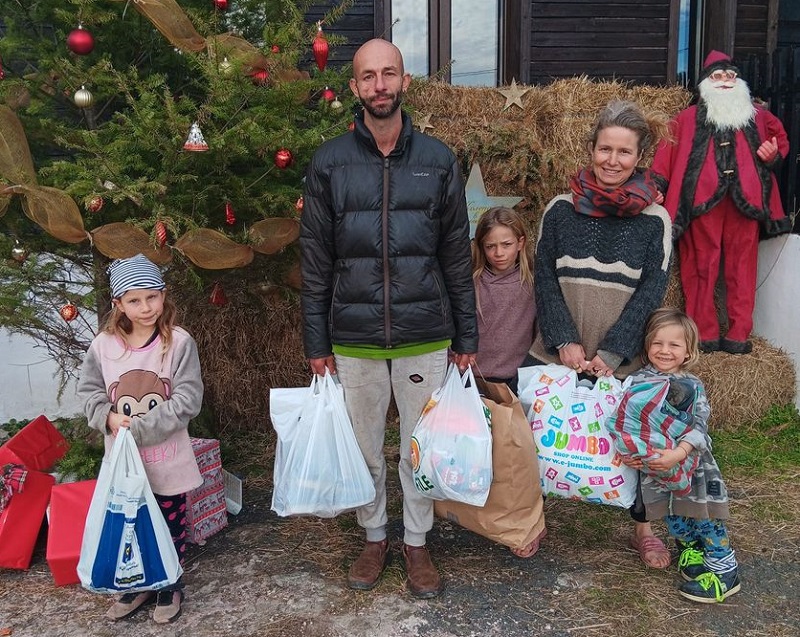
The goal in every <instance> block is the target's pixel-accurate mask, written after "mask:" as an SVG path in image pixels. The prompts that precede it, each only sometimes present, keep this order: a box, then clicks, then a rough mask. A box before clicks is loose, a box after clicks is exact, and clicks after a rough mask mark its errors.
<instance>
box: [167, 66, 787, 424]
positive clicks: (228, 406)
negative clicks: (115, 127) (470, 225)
mask: <svg viewBox="0 0 800 637" xmlns="http://www.w3.org/2000/svg"><path fill="white" fill-rule="evenodd" d="M519 89H520V90H522V91H525V92H524V94H523V95H522V96H521V97H520V102H521V103H522V106H523V107H522V108H519V107H517V106H516V105H513V106H510V107H509V108H505V106H506V97H505V96H504V95H503V94H502V93H501V92H500V90H498V89H495V88H465V87H456V86H450V85H447V84H442V83H439V82H435V81H417V80H415V81H414V82H413V83H412V86H411V89H410V91H409V95H408V99H407V107H408V108H410V110H411V111H412V113H413V116H414V119H415V121H416V122H420V121H423V120H424V119H425V118H427V116H430V118H429V123H430V124H431V126H432V128H430V129H426V132H427V133H428V134H431V135H434V136H436V137H438V138H440V139H442V140H443V141H444V142H446V143H447V144H448V145H450V146H451V147H452V148H453V149H454V150H455V151H456V153H457V154H458V156H459V159H460V160H461V162H462V167H463V171H464V174H465V175H466V174H467V173H468V172H469V169H470V166H471V165H472V164H473V163H475V162H478V163H479V164H480V165H481V168H482V172H483V176H484V182H485V185H486V190H487V192H488V193H489V194H490V195H492V196H522V197H524V199H523V201H522V202H521V203H520V204H519V205H518V206H517V209H518V210H520V211H521V212H522V213H523V216H524V217H525V219H526V221H527V222H528V223H529V225H530V227H531V228H532V229H535V228H536V227H537V226H538V220H539V218H540V217H541V213H542V211H543V209H544V206H545V205H546V203H547V202H548V201H549V200H550V199H551V198H552V197H553V196H555V195H557V194H560V193H563V192H566V191H567V184H568V179H569V177H570V175H571V174H572V173H573V172H574V171H575V170H576V169H577V168H578V167H580V166H583V165H585V163H586V162H587V160H588V150H587V147H586V141H587V135H588V132H589V130H590V128H591V125H592V123H593V121H594V118H595V116H596V114H597V112H598V111H599V109H600V108H601V107H602V106H603V105H605V104H606V103H607V102H608V101H609V100H610V99H612V98H621V99H630V100H632V101H634V102H636V103H638V104H639V105H640V106H641V107H642V109H643V110H644V112H645V114H646V115H647V117H648V119H649V120H650V121H651V123H652V125H653V127H654V130H655V131H656V132H658V133H661V134H663V133H664V131H665V124H666V122H667V121H668V120H669V118H670V117H671V116H672V115H674V114H675V113H676V112H678V111H679V110H680V109H681V108H683V107H684V106H686V104H687V103H688V102H689V98H690V95H689V93H688V92H686V91H685V90H683V89H681V88H679V87H666V88H665V87H653V86H629V85H626V84H624V83H622V82H595V81H591V80H589V79H587V78H585V77H579V78H574V79H569V80H559V81H557V82H554V83H553V84H550V85H547V86H536V87H526V86H521V87H519ZM650 159H651V157H647V158H646V162H645V163H648V162H649V161H650ZM532 236H535V232H534V234H533V235H532ZM295 249H296V245H295V246H291V247H290V250H295ZM257 265H258V262H257V263H256V266H257ZM259 277H260V279H259ZM266 278H269V276H267V277H266ZM273 280H280V279H278V278H273ZM264 281H265V276H264V273H263V272H258V268H257V267H253V268H248V269H246V270H239V271H237V272H236V273H234V274H231V275H229V276H225V277H224V279H223V285H224V289H225V292H226V294H227V296H228V297H229V299H230V303H229V304H228V305H225V306H223V307H210V306H209V304H208V298H207V292H206V293H205V296H204V295H197V294H194V295H193V296H192V295H187V298H186V299H181V300H180V307H182V309H183V310H184V325H186V327H187V329H189V331H190V332H191V333H192V334H193V335H194V336H195V338H196V339H197V341H198V345H199V350H200V356H201V362H202V365H203V369H204V379H205V382H206V395H207V402H208V404H209V405H210V406H211V407H212V409H213V410H214V411H215V414H216V416H217V418H218V421H219V423H220V433H221V432H222V431H233V432H235V431H237V430H241V429H249V428H258V429H268V428H271V427H270V425H269V419H268V413H269V407H268V396H269V388H270V387H297V386H303V385H307V384H308V382H309V379H310V375H309V371H308V367H307V365H306V363H305V361H304V359H303V351H302V342H301V336H300V327H299V326H300V316H299V304H298V303H297V299H296V296H295V297H293V298H292V297H291V296H290V297H289V298H287V297H286V296H285V291H283V292H282V291H281V290H278V289H277V288H276V287H275V286H270V285H265V284H264ZM176 287H178V286H176ZM666 303H667V304H670V305H675V306H679V307H681V306H682V305H683V295H682V293H681V289H680V282H679V280H678V276H677V266H675V267H674V268H673V273H672V276H671V280H670V284H669V288H668V291H667V298H666ZM697 373H698V375H699V376H700V377H701V378H702V379H703V380H704V382H705V383H706V385H707V388H708V393H709V397H710V399H711V403H712V411H713V416H712V426H714V427H735V426H737V425H738V424H739V423H741V422H743V421H747V420H753V419H756V418H759V417H760V416H762V415H763V414H764V413H765V412H766V411H767V409H768V408H769V407H770V406H771V405H773V404H776V403H777V404H784V403H788V402H792V400H793V398H794V371H793V367H792V364H791V362H790V361H789V359H788V357H787V356H786V355H785V354H784V353H783V352H781V351H779V350H776V349H774V348H772V347H770V346H769V345H768V344H767V343H766V342H765V341H763V340H760V339H756V341H755V348H754V351H753V354H752V355H749V356H731V355H729V354H722V353H718V354H713V355H704V356H703V357H702V361H701V364H700V367H699V369H698V372H697Z"/></svg>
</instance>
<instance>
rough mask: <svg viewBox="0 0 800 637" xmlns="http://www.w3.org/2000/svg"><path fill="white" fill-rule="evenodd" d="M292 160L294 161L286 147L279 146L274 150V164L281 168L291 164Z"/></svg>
mask: <svg viewBox="0 0 800 637" xmlns="http://www.w3.org/2000/svg"><path fill="white" fill-rule="evenodd" d="M293 161H294V156H293V155H292V151H291V150H289V149H288V148H279V149H278V150H277V151H276V153H275V165H276V166H277V167H278V168H280V169H281V170H283V169H284V168H288V167H289V166H291V164H292V162H293Z"/></svg>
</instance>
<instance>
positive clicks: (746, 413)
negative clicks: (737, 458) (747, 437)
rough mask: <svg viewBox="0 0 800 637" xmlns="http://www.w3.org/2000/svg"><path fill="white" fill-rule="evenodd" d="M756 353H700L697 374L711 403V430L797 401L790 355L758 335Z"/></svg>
mask: <svg viewBox="0 0 800 637" xmlns="http://www.w3.org/2000/svg"><path fill="white" fill-rule="evenodd" d="M752 340H753V352H752V354H748V355H733V354H726V353H724V352H714V353H712V354H703V355H702V356H700V364H699V365H698V366H697V368H696V369H694V370H693V371H694V373H695V374H697V376H698V377H699V378H700V379H701V380H702V381H703V384H705V386H706V392H707V393H708V400H709V402H710V403H711V421H710V423H709V427H710V428H711V429H729V430H731V429H735V428H737V427H738V426H739V425H741V424H742V423H746V422H752V421H755V420H758V419H759V418H761V417H762V416H763V415H764V414H765V413H766V411H767V410H768V409H769V408H770V407H771V406H772V405H785V404H788V403H792V402H794V396H795V372H794V365H793V364H792V361H791V359H790V358H789V356H788V355H787V354H786V353H785V352H784V351H783V350H780V349H777V348H775V347H773V346H771V345H770V344H769V343H768V342H767V341H765V340H764V339H763V338H758V337H755V338H753V339H752Z"/></svg>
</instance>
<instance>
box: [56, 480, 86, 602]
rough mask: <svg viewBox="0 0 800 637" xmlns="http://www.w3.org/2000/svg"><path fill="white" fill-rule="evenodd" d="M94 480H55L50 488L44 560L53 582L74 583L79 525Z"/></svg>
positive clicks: (83, 522)
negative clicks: (62, 481)
mask: <svg viewBox="0 0 800 637" xmlns="http://www.w3.org/2000/svg"><path fill="white" fill-rule="evenodd" d="M96 484H97V480H84V481H82V482H67V483H64V484H57V485H55V486H54V487H53V489H52V491H51V492H50V529H49V531H48V534H47V564H48V565H49V566H50V572H51V573H52V574H53V580H55V583H56V586H66V585H67V584H78V583H80V580H79V579H78V558H79V557H80V554H81V542H82V541H83V528H84V526H85V525H86V515H87V514H88V513H89V504H90V503H91V501H92V495H94V488H95V485H96Z"/></svg>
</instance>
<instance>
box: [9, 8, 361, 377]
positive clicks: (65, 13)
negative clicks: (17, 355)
mask: <svg viewBox="0 0 800 637" xmlns="http://www.w3.org/2000/svg"><path fill="white" fill-rule="evenodd" d="M350 5H352V2H347V1H345V2H342V3H341V4H339V5H338V6H337V7H336V8H335V9H333V10H332V11H331V12H330V13H329V14H328V15H326V16H325V17H324V19H323V21H322V22H321V23H318V24H314V23H309V22H307V21H306V20H304V15H305V11H306V9H307V6H304V5H303V3H297V2H292V1H289V0H148V2H126V1H124V0H68V1H67V2H64V0H42V1H40V2H35V3H17V2H10V3H4V11H3V15H2V18H1V19H2V26H3V31H0V35H2V37H1V38H0V64H1V65H2V66H0V69H2V70H0V232H2V235H0V242H2V243H0V251H1V252H0V253H2V254H3V255H4V256H5V257H6V259H4V260H3V262H2V264H0V325H3V326H5V327H7V328H9V329H11V330H16V331H21V332H25V333H27V334H29V335H31V336H34V337H35V338H36V339H37V340H38V341H39V342H41V343H42V344H44V345H46V346H47V348H48V349H49V350H50V351H51V352H52V354H53V355H54V356H56V357H57V359H58V360H59V361H60V363H61V364H62V367H63V369H64V370H65V372H66V373H70V372H72V371H73V370H74V369H75V368H76V367H77V365H78V363H79V362H80V360H81V358H82V353H83V351H84V350H85V348H86V346H87V345H88V342H89V341H90V339H91V335H92V332H93V330H94V329H95V328H94V325H95V324H96V323H95V321H94V320H92V318H91V315H92V314H94V313H95V311H97V312H99V313H100V314H102V313H103V312H104V309H105V308H107V307H108V297H107V292H106V290H105V288H104V285H105V276H104V268H105V266H106V265H107V263H108V260H109V259H113V258H118V257H126V256H131V255H133V254H136V253H137V252H144V253H145V254H146V255H147V256H148V257H150V258H151V259H152V260H154V261H156V262H157V263H160V264H162V265H165V266H168V273H169V275H170V277H171V279H172V280H173V281H179V282H180V283H181V284H182V285H181V287H182V288H183V289H184V290H185V289H186V284H187V283H190V284H191V285H192V286H193V289H194V290H196V294H199V295H202V296H203V299H204V301H205V302H206V303H207V304H210V305H216V306H221V305H223V304H225V303H227V302H228V299H229V298H234V297H235V299H236V300H237V302H238V301H242V300H243V299H244V300H245V301H246V299H245V298H244V297H243V296H242V295H231V294H230V293H228V294H226V293H225V287H224V285H225V284H224V281H225V280H226V277H227V280H228V281H238V280H245V279H246V280H250V281H256V282H257V285H258V286H259V288H260V289H262V290H263V289H268V290H269V291H270V294H271V295H272V298H277V297H281V298H283V297H285V296H286V295H287V294H288V295H291V289H292V287H293V286H294V287H297V285H298V284H299V281H298V274H297V267H296V266H297V249H296V242H295V240H296V238H297V235H298V231H299V224H298V221H297V218H298V216H299V215H300V213H301V210H302V198H301V193H302V177H303V171H304V169H305V165H306V163H307V160H308V158H309V157H310V155H311V154H312V153H313V151H314V150H315V149H316V148H317V147H318V146H319V144H320V143H321V142H322V141H324V140H325V139H327V138H330V137H333V136H336V135H338V134H341V133H343V132H345V131H346V130H347V128H348V125H349V123H350V121H351V119H352V118H351V115H350V112H351V111H350V107H351V106H352V104H353V100H352V97H351V96H350V92H349V90H347V83H346V82H347V79H348V78H349V74H347V73H345V72H343V71H341V70H338V71H337V70H334V69H332V68H330V67H328V66H327V65H326V59H327V52H328V47H329V46H330V47H333V46H336V43H337V41H338V40H337V38H336V37H333V36H330V37H328V34H327V33H326V32H325V31H324V28H325V27H327V25H331V24H334V23H335V22H336V20H337V19H338V18H339V17H341V16H342V15H343V14H344V12H345V11H346V10H347V9H348V8H349V6H350ZM44 255H46V256H44ZM76 281H79V282H80V281H83V282H85V281H90V282H93V283H92V284H90V285H89V286H88V287H86V286H85V285H79V284H76ZM209 289H210V290H212V292H211V294H209V292H208V291H209Z"/></svg>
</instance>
